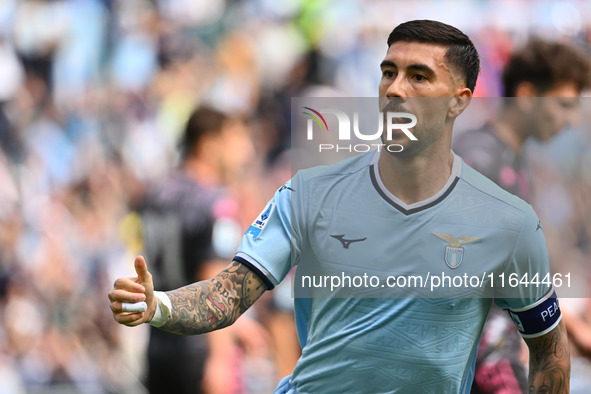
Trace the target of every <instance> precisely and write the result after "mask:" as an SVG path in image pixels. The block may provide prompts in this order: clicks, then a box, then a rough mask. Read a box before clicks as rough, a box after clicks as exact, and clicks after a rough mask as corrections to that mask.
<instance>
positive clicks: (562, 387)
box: [525, 321, 570, 394]
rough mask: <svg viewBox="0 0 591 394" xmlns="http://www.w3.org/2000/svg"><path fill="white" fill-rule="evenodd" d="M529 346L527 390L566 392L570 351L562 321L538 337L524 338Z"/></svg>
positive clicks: (531, 391)
mask: <svg viewBox="0 0 591 394" xmlns="http://www.w3.org/2000/svg"><path fill="white" fill-rule="evenodd" d="M525 341H526V343H527V346H528V347H529V357H530V359H529V392H530V393H536V394H538V393H568V392H569V381H570V353H569V349H568V341H567V334H566V328H565V326H564V321H561V322H560V323H559V325H558V327H556V328H555V329H554V330H552V331H550V332H549V333H548V334H546V335H543V336H541V337H539V338H531V339H526V340H525Z"/></svg>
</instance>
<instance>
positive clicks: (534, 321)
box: [509, 289, 562, 338]
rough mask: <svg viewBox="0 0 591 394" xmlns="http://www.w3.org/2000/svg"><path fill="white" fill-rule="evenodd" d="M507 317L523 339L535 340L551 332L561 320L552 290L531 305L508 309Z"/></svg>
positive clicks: (556, 299) (554, 293)
mask: <svg viewBox="0 0 591 394" xmlns="http://www.w3.org/2000/svg"><path fill="white" fill-rule="evenodd" d="M509 315H510V316H511V318H512V319H513V322H514V323H515V325H516V326H517V329H518V330H519V333H520V334H521V336H522V337H524V338H536V337H540V336H542V335H544V334H546V333H548V332H550V331H552V330H553V329H554V328H555V327H556V326H557V325H558V323H559V322H560V319H561V318H562V315H561V313H560V306H559V305H558V298H557V297H556V292H555V291H554V290H553V289H550V291H548V293H546V295H545V296H544V297H542V298H540V299H539V300H538V301H536V302H535V303H533V304H532V305H529V306H526V307H525V308H519V309H509Z"/></svg>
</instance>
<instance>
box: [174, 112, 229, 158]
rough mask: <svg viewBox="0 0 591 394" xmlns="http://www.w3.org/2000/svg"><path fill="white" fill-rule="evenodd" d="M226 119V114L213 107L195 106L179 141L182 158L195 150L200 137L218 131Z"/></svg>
mask: <svg viewBox="0 0 591 394" xmlns="http://www.w3.org/2000/svg"><path fill="white" fill-rule="evenodd" d="M227 120H228V117H227V116H226V115H224V114H223V113H221V112H219V111H216V110H215V109H213V108H210V107H207V106H201V107H198V108H196V109H195V110H194V111H193V113H192V114H191V116H190V117H189V120H188V121H187V123H186V126H185V132H184V134H183V136H182V139H181V142H180V148H181V155H182V158H183V159H186V158H187V157H188V156H190V155H191V154H192V153H193V152H194V151H195V149H196V148H197V146H198V144H199V142H200V140H201V138H203V137H204V136H206V135H208V134H216V133H218V132H220V130H221V129H222V127H223V126H224V123H225V122H226V121H227Z"/></svg>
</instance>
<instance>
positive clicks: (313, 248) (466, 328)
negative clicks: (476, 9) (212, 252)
mask: <svg viewBox="0 0 591 394" xmlns="http://www.w3.org/2000/svg"><path fill="white" fill-rule="evenodd" d="M387 43H388V49H387V52H386V56H385V58H384V60H383V61H382V63H381V69H382V79H381V82H380V85H379V94H380V97H381V98H382V99H383V100H382V102H383V103H384V106H383V107H382V112H384V113H387V112H410V113H413V114H414V115H415V116H416V118H417V120H418V121H417V124H416V126H415V127H414V128H413V129H412V132H413V134H414V135H415V137H416V138H417V140H416V141H411V140H410V139H409V138H407V136H406V134H405V133H403V132H402V131H394V132H393V133H392V134H391V135H390V136H388V135H385V136H383V137H382V140H383V142H384V144H385V145H387V146H389V145H390V144H397V146H398V145H400V146H402V147H403V150H402V151H399V149H393V151H397V153H393V152H392V153H391V152H389V151H388V150H387V149H382V150H380V151H379V152H378V151H374V152H368V153H366V154H362V155H359V156H356V157H354V158H352V159H348V160H346V161H343V162H341V163H338V164H336V165H332V166H326V167H319V168H312V169H309V170H304V171H300V172H298V173H297V174H296V175H295V176H294V177H293V178H292V180H291V181H290V182H288V183H287V184H286V185H285V186H284V187H281V188H279V190H278V191H277V192H276V193H275V196H274V197H273V199H272V200H271V201H270V202H269V204H268V206H267V207H266V208H265V209H264V210H263V212H262V213H261V215H260V216H259V217H257V218H256V220H255V222H254V223H253V226H251V227H250V228H249V229H248V230H247V231H246V233H245V235H244V237H243V239H242V243H241V245H240V246H239V248H238V252H237V253H236V256H235V257H234V261H233V262H232V263H231V264H230V266H229V267H228V268H226V269H225V270H224V271H222V272H221V273H219V274H218V275H216V276H215V277H214V278H213V279H211V280H209V281H202V282H197V283H194V284H191V285H188V286H186V287H183V288H180V289H177V290H173V291H169V292H166V293H160V292H154V288H153V283H152V277H151V274H150V273H149V271H148V268H147V266H146V263H145V261H144V259H143V258H142V257H137V258H136V260H135V269H136V272H137V277H135V278H120V279H117V280H116V281H115V285H114V288H113V290H111V291H110V292H109V299H110V300H111V305H110V306H111V310H112V312H113V316H114V318H115V320H116V321H118V322H119V323H121V324H125V325H128V326H136V325H138V324H142V323H150V324H152V325H155V326H159V327H160V328H161V329H163V330H166V331H170V332H175V333H178V334H199V333H203V332H209V331H211V330H215V329H219V328H223V327H226V326H228V325H230V324H232V323H233V322H234V321H235V320H236V318H237V317H238V316H240V314H241V313H243V312H244V311H245V310H246V309H248V308H249V307H250V306H251V305H252V304H253V303H254V302H255V301H256V300H257V298H258V297H260V296H261V295H262V294H263V293H264V292H265V291H266V290H268V289H272V288H273V287H274V286H275V285H276V284H278V283H279V282H280V281H281V280H282V279H283V278H284V277H285V275H286V274H287V272H288V271H289V270H290V268H291V267H292V266H293V265H297V266H298V270H299V269H300V268H302V267H303V268H304V269H307V268H309V267H313V268H314V267H320V268H321V270H326V272H328V271H333V272H334V271H335V270H339V269H340V270H341V271H343V273H345V272H346V273H349V272H350V271H349V270H357V269H359V268H360V267H359V266H357V267H355V265H356V264H357V265H359V262H362V264H363V266H364V267H367V270H371V271H372V272H375V273H381V274H383V275H389V276H404V275H409V274H410V273H417V272H418V273H421V274H422V275H423V276H424V275H426V274H428V273H429V272H439V273H445V274H446V275H448V276H460V275H464V274H465V275H483V274H485V275H486V274H493V276H495V275H500V274H502V273H505V272H507V273H509V272H512V273H517V274H518V275H519V276H520V277H521V275H523V274H526V273H527V274H531V275H533V274H534V272H535V273H540V274H542V275H543V274H545V273H547V272H548V270H549V268H548V256H547V251H546V244H545V239H544V235H543V230H541V229H540V228H538V226H537V225H538V219H537V217H536V215H535V213H534V212H533V210H532V209H531V207H530V206H529V205H527V204H526V203H525V202H523V201H522V200H520V199H518V198H517V197H514V196H512V195H510V194H509V193H507V192H505V191H503V190H502V189H500V188H499V187H498V186H496V185H495V184H494V183H492V182H490V181H489V180H487V179H486V178H485V177H483V176H482V175H480V174H479V173H477V172H476V171H475V170H473V169H471V168H470V167H468V166H466V165H465V164H464V163H463V162H462V160H461V159H460V158H459V157H458V156H456V155H454V154H453V153H452V152H451V150H450V146H451V135H452V130H453V125H454V121H455V119H456V117H457V116H459V115H460V114H461V113H462V112H463V110H464V109H465V108H466V107H467V106H468V104H469V102H470V98H471V96H472V91H473V89H474V85H475V83H476V78H477V75H478V71H479V58H478V53H477V51H476V49H475V48H474V45H473V44H472V42H471V41H470V39H469V38H468V37H467V36H466V35H465V34H463V33H462V32H461V31H459V30H458V29H456V28H454V27H452V26H449V25H446V24H443V23H440V22H435V21H428V20H422V21H410V22H406V23H403V24H401V25H399V26H397V27H396V28H395V29H394V30H393V31H392V33H391V34H390V36H389V37H388V42H387ZM413 97H417V98H419V99H420V98H423V97H426V98H431V97H434V98H436V99H434V100H413V99H412V98H413ZM388 137H390V138H388ZM351 267H353V268H351ZM296 282H297V280H296ZM489 285H490V283H489ZM298 286H301V283H300V284H298V283H296V290H298V289H297V287H298ZM300 290H302V289H300ZM510 290H511V289H508V288H503V287H500V286H497V287H494V292H495V300H494V302H495V303H496V304H497V305H499V306H500V307H501V308H503V309H508V310H509V311H510V313H511V314H512V316H513V319H514V321H515V322H516V324H517V325H518V328H519V330H520V332H521V333H522V335H523V337H524V338H525V340H526V343H527V344H528V347H529V350H530V390H531V391H533V392H538V391H541V390H544V389H546V390H548V391H549V392H555V393H566V392H568V385H569V375H570V360H569V353H568V344H567V339H566V332H565V329H564V325H563V323H562V320H561V318H560V309H559V307H558V302H557V299H556V297H555V295H554V292H553V289H552V287H551V286H550V285H549V284H544V285H541V286H528V287H527V288H519V289H517V292H513V291H510ZM140 301H145V302H146V303H147V304H148V310H147V311H146V312H138V313H126V312H123V308H122V303H124V302H131V303H133V302H140ZM491 302H492V301H491V299H490V298H479V297H471V298H459V297H456V298H429V297H416V298H410V297H409V298H362V297H349V298H337V297H308V298H295V299H294V303H295V313H296V324H297V329H298V335H299V339H300V342H301V344H302V356H301V358H300V360H299V361H298V364H297V366H296V367H295V369H294V371H293V374H292V375H290V376H288V377H286V378H284V379H282V380H281V382H280V383H279V386H278V387H277V392H279V393H319V392H342V393H345V392H348V393H349V392H350V393H353V392H354V393H361V392H367V393H383V392H409V393H410V392H412V393H414V392H434V393H439V392H441V393H458V392H461V393H467V392H469V391H470V387H471V382H472V379H473V372H474V369H473V367H474V361H475V357H476V352H477V347H478V346H477V345H478V339H479V337H480V334H481V331H482V327H483V325H484V321H485V319H486V315H487V313H488V310H489V308H490V305H491ZM550 314H551V317H550V316H549V315H550Z"/></svg>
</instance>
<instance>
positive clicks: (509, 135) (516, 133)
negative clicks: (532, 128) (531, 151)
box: [492, 111, 529, 154]
mask: <svg viewBox="0 0 591 394" xmlns="http://www.w3.org/2000/svg"><path fill="white" fill-rule="evenodd" d="M522 119H523V116H521V119H520V116H519V115H517V114H516V113H514V112H511V111H505V112H504V113H503V115H502V116H500V119H499V120H497V121H495V122H493V123H492V128H493V132H494V133H495V135H496V136H497V137H498V138H499V139H500V140H501V141H502V142H503V143H504V144H505V145H506V146H507V147H508V148H509V149H511V150H512V151H513V152H515V153H518V154H519V153H521V149H522V148H523V144H524V143H525V140H526V139H527V137H528V136H529V135H528V134H527V130H528V125H523V124H521V123H522Z"/></svg>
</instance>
